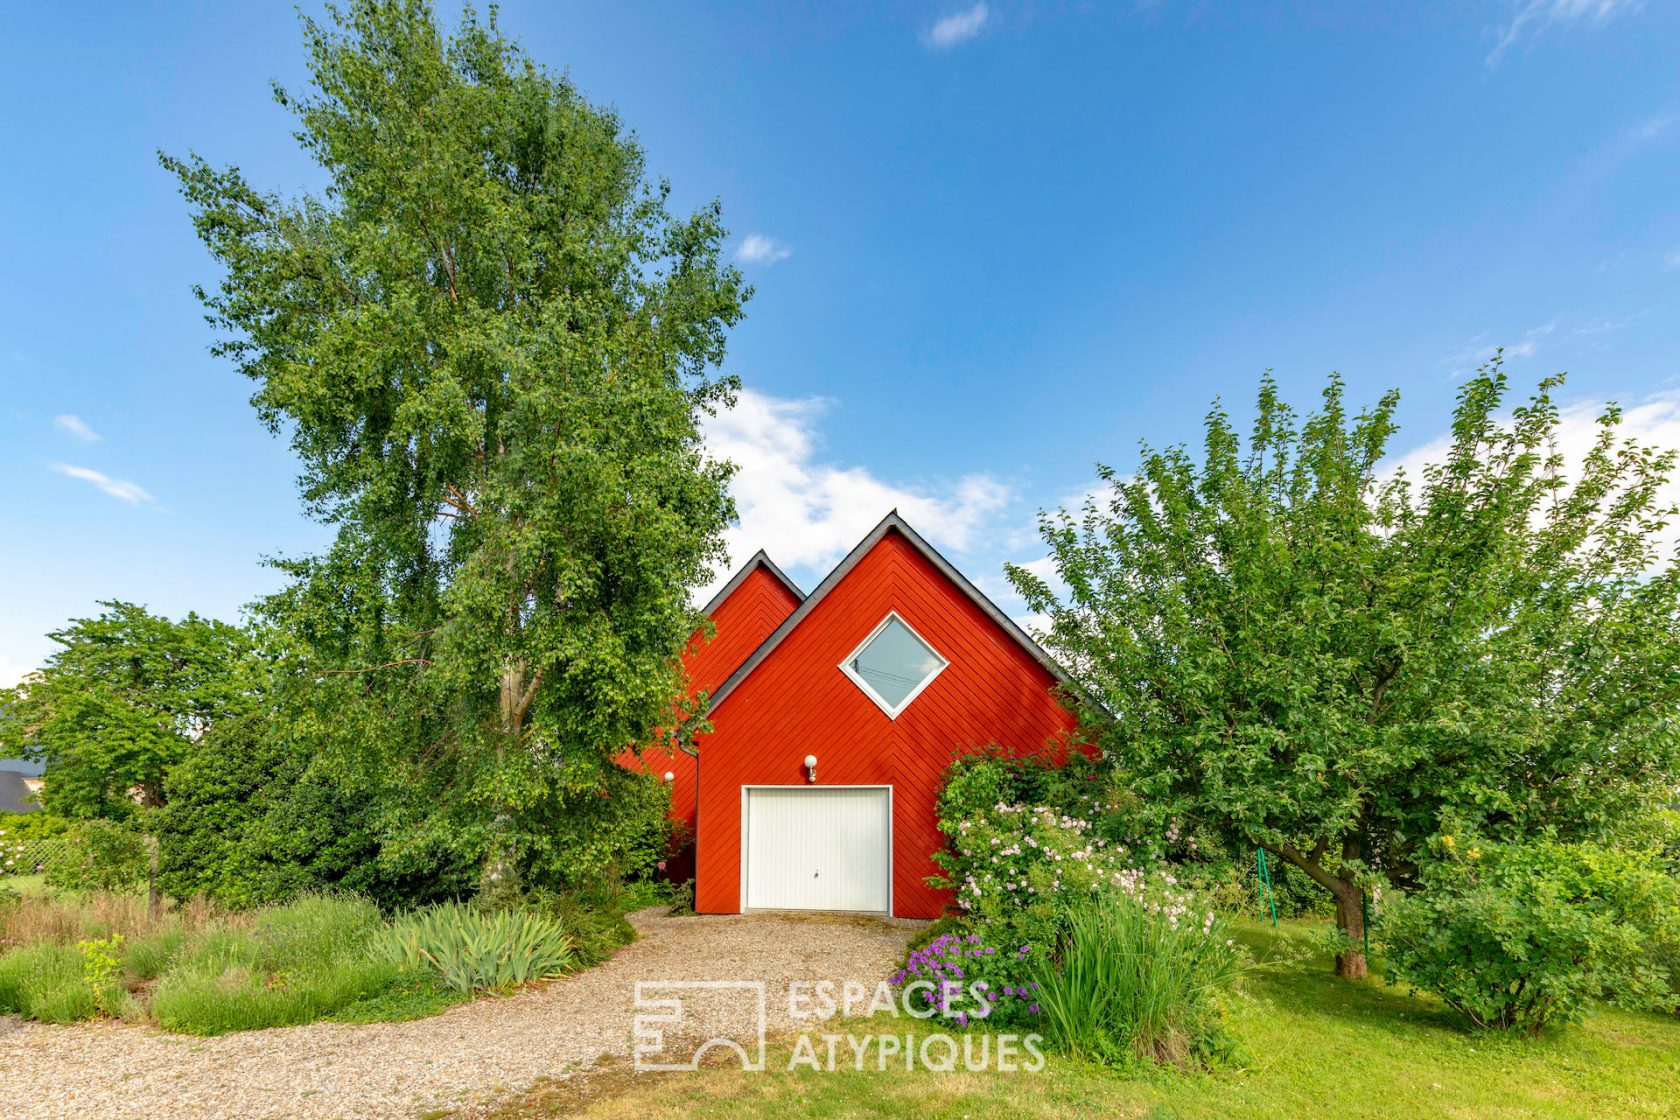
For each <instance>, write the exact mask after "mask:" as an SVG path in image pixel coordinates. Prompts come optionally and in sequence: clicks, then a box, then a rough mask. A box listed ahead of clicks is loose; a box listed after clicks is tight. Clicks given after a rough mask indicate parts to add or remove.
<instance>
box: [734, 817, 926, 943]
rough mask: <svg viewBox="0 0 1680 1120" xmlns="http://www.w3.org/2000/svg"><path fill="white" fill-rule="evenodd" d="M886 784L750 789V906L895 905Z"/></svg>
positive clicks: (884, 908) (746, 830) (882, 908)
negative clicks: (893, 901)
mask: <svg viewBox="0 0 1680 1120" xmlns="http://www.w3.org/2000/svg"><path fill="white" fill-rule="evenodd" d="M890 794H891V791H890V790H888V789H884V788H878V787H845V786H786V787H780V786H778V787H772V788H759V789H753V788H748V789H747V791H746V804H745V805H744V807H743V810H742V811H743V813H744V814H745V817H746V819H745V820H744V821H743V822H742V828H741V836H742V839H743V840H744V841H745V850H744V853H743V858H744V862H745V864H746V867H745V869H744V872H745V877H744V881H745V882H746V885H747V889H746V899H745V906H746V908H747V909H757V910H862V911H868V912H871V913H878V914H885V913H887V912H888V911H889V910H890V909H891V907H892V894H891V883H892V799H891V796H890Z"/></svg>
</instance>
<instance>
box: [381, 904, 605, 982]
mask: <svg viewBox="0 0 1680 1120" xmlns="http://www.w3.org/2000/svg"><path fill="white" fill-rule="evenodd" d="M385 944H386V948H387V951H388V952H389V953H390V954H391V956H392V958H393V959H394V960H396V961H397V962H398V963H399V964H401V965H402V966H403V967H404V968H409V969H414V970H417V971H418V970H426V971H431V972H435V973H436V974H437V975H438V977H439V978H440V979H442V981H443V983H444V984H445V985H447V986H448V987H450V988H453V989H454V990H456V991H458V992H481V991H487V990H491V989H505V988H513V987H518V986H519V985H521V984H528V983H531V982H532V981H534V980H546V979H550V978H552V977H555V976H561V975H564V974H565V973H566V972H567V971H568V970H569V969H570V968H571V965H572V961H573V953H572V939H571V938H570V937H569V936H567V934H566V931H565V929H564V928H562V927H561V925H560V923H559V922H556V921H555V920H554V919H553V918H550V917H548V916H546V915H543V914H534V913H531V912H529V911H524V910H504V911H498V912H494V913H487V912H485V911H482V910H476V909H474V908H472V907H470V906H466V905H462V904H461V903H441V904H439V905H437V906H432V907H428V908H427V909H425V910H421V911H417V912H416V913H414V914H411V915H409V916H408V917H406V918H403V919H401V920H399V921H398V922H397V923H396V924H395V925H393V926H392V927H391V929H390V931H389V932H388V933H387V934H386V935H385Z"/></svg>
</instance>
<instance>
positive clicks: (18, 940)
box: [0, 890, 243, 949]
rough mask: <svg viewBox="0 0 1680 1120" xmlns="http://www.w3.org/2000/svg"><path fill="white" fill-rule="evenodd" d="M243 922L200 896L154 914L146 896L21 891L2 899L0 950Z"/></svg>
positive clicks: (71, 943) (127, 936)
mask: <svg viewBox="0 0 1680 1120" xmlns="http://www.w3.org/2000/svg"><path fill="white" fill-rule="evenodd" d="M242 920H243V919H242V918H241V917H240V916H237V915H233V914H229V913H227V912H224V911H220V910H218V909H217V908H215V907H213V906H211V905H209V904H208V903H205V902H203V901H201V900H191V901H187V902H182V903H171V904H169V905H166V906H162V907H160V908H159V910H158V912H157V913H156V914H155V915H154V914H151V913H149V912H148V909H147V905H146V897H145V895H143V894H135V893H115V892H111V891H89V892H86V893H82V894H68V893H57V892H51V891H46V890H43V891H41V892H39V893H35V892H30V893H27V894H24V893H21V892H20V895H19V897H17V898H15V899H8V900H5V901H0V949H3V948H6V947H10V946H16V945H34V944H37V943H40V942H47V943H49V944H54V945H73V944H75V943H76V942H77V941H83V940H87V939H89V938H105V937H110V936H111V935H112V934H121V935H122V936H123V938H124V939H125V940H128V941H134V940H136V939H140V938H146V937H150V936H152V935H154V934H158V933H163V932H166V931H171V930H180V931H191V930H197V929H202V928H204V927H206V926H208V925H210V924H212V923H220V924H224V925H227V924H238V923H239V922H241V921H242Z"/></svg>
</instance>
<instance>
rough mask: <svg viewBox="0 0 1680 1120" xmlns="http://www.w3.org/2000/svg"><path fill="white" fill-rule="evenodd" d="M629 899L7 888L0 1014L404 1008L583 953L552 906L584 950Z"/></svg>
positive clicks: (203, 1015) (286, 1013) (339, 1015)
mask: <svg viewBox="0 0 1680 1120" xmlns="http://www.w3.org/2000/svg"><path fill="white" fill-rule="evenodd" d="M641 901H642V899H641V897H640V896H639V895H634V894H625V893H617V894H611V895H610V897H609V895H607V894H603V895H601V896H600V897H599V898H593V899H590V900H579V899H576V898H570V899H566V900H564V901H563V902H562V901H560V900H557V899H550V900H547V903H546V904H545V905H544V906H542V907H541V908H538V909H528V910H524V911H512V912H508V913H505V914H487V913H482V912H480V911H477V910H474V909H473V908H471V907H468V906H445V907H436V908H432V909H430V910H427V911H423V912H420V913H419V914H416V915H410V916H407V917H399V918H397V919H395V920H392V919H388V918H386V917H385V916H384V915H382V914H381V913H380V911H379V909H378V908H377V907H376V906H374V905H373V904H372V903H371V902H368V901H366V900H364V899H360V898H352V897H339V896H327V895H320V896H305V897H302V898H299V899H296V900H294V901H293V902H290V903H287V904H285V905H281V906H270V907H265V908H263V909H260V910H254V911H249V912H244V913H234V912H229V911H225V910H219V909H217V908H215V907H211V906H207V905H205V904H203V903H185V904H180V905H172V906H169V907H167V908H165V909H163V910H162V911H161V912H159V913H158V914H156V915H149V914H148V912H147V909H146V902H145V899H144V898H143V897H140V896H135V895H125V894H108V893H95V892H90V893H87V894H83V895H69V894H55V895H52V896H50V897H25V898H13V899H10V900H8V901H4V902H0V938H3V941H0V948H3V947H5V946H14V947H13V948H10V951H5V952H0V1014H6V1013H11V1014H18V1015H22V1016H24V1017H26V1018H30V1019H37V1020H41V1021H44V1022H75V1021H78V1020H82V1019H89V1018H94V1017H96V1016H98V1015H101V1014H103V1015H108V1016H113V1017H117V1018H121V1019H124V1020H129V1021H133V1022H144V1023H155V1024H156V1025H158V1026H161V1027H163V1028H165V1029H167V1030H171V1031H177V1032H180V1033H184V1034H197V1035H214V1034H225V1033H228V1032H230V1031H241V1030H253V1029H258V1028H263V1027H279V1026H290V1025H295V1024H301V1023H308V1022H314V1021H316V1020H320V1019H335V1020H341V1021H345V1022H364V1023H365V1022H384V1021H391V1020H400V1019H413V1018H418V1017H421V1016H425V1015H433V1014H436V1013H437V1012H439V1011H442V1010H443V1009H444V1008H446V1007H448V1006H450V1005H451V1004H454V1003H458V1002H460V1001H461V1000H463V999H468V998H471V996H472V994H474V993H476V992H479V991H484V990H491V989H499V990H505V989H508V988H512V987H517V986H519V985H521V984H525V983H529V982H532V981H534V980H538V979H542V978H545V977H549V976H554V975H559V974H561V973H564V972H568V971H571V970H573V969H574V968H577V967H580V966H582V965H583V964H584V963H585V960H584V959H583V956H584V955H583V954H582V953H580V952H579V951H578V948H577V944H576V941H575V940H574V939H573V937H572V934H571V931H570V930H569V929H568V927H567V926H566V924H565V921H564V920H563V919H561V918H559V917H557V916H556V912H557V911H569V912H570V913H571V914H573V915H574V916H575V917H576V919H577V921H578V922H579V925H580V927H582V928H583V929H584V930H586V931H587V937H588V942H589V962H590V963H592V962H593V961H594V960H599V959H601V958H603V957H605V956H607V955H609V954H610V952H611V951H612V949H613V948H616V947H617V946H618V945H621V944H623V943H624V942H626V941H629V940H630V939H631V938H632V937H633V936H634V931H633V930H631V928H630V926H629V924H628V923H627V922H625V921H624V917H623V910H622V908H620V905H615V904H625V903H628V904H632V905H633V904H636V903H639V902H641ZM620 927H622V932H621V930H620ZM119 939H120V940H119ZM95 943H99V947H100V951H99V952H95V951H94V950H93V949H92V948H90V947H91V946H94V944H95ZM79 946H80V947H81V948H79ZM108 958H114V960H115V965H114V966H112V965H111V964H110V961H109V959H108Z"/></svg>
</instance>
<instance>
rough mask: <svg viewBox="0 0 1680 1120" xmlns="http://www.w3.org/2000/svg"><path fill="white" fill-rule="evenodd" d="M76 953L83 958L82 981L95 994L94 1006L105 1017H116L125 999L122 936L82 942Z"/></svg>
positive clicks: (116, 935) (78, 944) (118, 934)
mask: <svg viewBox="0 0 1680 1120" xmlns="http://www.w3.org/2000/svg"><path fill="white" fill-rule="evenodd" d="M76 951H77V952H78V953H80V954H81V957H82V979H83V980H84V981H86V983H87V986H88V990H89V991H90V992H92V993H93V1004H94V1006H95V1007H96V1008H98V1010H99V1013H100V1014H101V1015H112V1014H115V1013H116V1011H117V1009H118V1008H119V1007H120V1006H121V1005H122V996H123V987H122V951H123V937H122V934H120V933H113V934H112V935H111V936H110V937H99V938H94V939H93V940H91V941H78V942H77V943H76Z"/></svg>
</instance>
